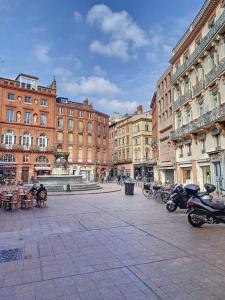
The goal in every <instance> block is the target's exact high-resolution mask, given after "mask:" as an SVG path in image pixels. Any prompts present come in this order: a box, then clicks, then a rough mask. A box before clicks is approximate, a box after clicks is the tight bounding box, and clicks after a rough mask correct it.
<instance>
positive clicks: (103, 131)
mask: <svg viewBox="0 0 225 300" xmlns="http://www.w3.org/2000/svg"><path fill="white" fill-rule="evenodd" d="M124 131H125V129H124ZM102 133H103V136H104V137H105V136H106V127H105V126H103V127H102Z"/></svg>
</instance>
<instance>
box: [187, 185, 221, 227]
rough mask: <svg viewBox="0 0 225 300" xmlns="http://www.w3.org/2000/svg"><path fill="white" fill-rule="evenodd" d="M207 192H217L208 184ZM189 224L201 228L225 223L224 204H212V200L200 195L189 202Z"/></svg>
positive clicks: (196, 194) (196, 195)
mask: <svg viewBox="0 0 225 300" xmlns="http://www.w3.org/2000/svg"><path fill="white" fill-rule="evenodd" d="M207 190H208V192H209V193H212V192H214V191H215V190H216V187H215V186H214V185H211V184H208V186H207ZM187 206H188V210H187V212H188V222H189V223H190V224H191V225H192V226H193V227H201V226H202V225H203V224H219V223H225V205H224V203H215V202H212V199H209V198H208V199H207V198H201V197H199V195H198V193H193V197H192V198H190V199H189V200H188V203H187Z"/></svg>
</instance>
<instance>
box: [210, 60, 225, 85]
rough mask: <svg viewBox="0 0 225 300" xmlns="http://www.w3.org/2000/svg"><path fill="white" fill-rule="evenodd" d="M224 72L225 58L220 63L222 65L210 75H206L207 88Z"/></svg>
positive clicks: (216, 67) (215, 68)
mask: <svg viewBox="0 0 225 300" xmlns="http://www.w3.org/2000/svg"><path fill="white" fill-rule="evenodd" d="M224 71H225V57H224V58H223V59H222V60H221V61H220V63H219V64H218V65H217V66H215V67H214V68H213V69H212V70H211V71H210V72H209V73H208V74H206V75H205V84H206V86H207V85H209V84H210V83H212V82H213V81H214V80H215V79H216V78H217V77H219V76H220V74H221V73H223V72H224Z"/></svg>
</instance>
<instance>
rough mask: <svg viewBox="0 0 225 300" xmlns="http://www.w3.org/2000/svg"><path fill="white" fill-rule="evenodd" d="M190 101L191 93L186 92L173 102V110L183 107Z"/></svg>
mask: <svg viewBox="0 0 225 300" xmlns="http://www.w3.org/2000/svg"><path fill="white" fill-rule="evenodd" d="M190 99H191V92H190V91H187V92H186V93H184V95H181V96H180V97H179V98H178V99H177V100H176V101H175V102H174V109H175V110H176V109H177V108H178V107H180V106H182V105H184V104H185V103H187V102H188V101H189V100H190Z"/></svg>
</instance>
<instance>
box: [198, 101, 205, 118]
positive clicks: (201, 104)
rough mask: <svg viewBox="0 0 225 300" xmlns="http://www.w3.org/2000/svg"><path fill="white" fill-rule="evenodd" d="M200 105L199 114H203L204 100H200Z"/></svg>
mask: <svg viewBox="0 0 225 300" xmlns="http://www.w3.org/2000/svg"><path fill="white" fill-rule="evenodd" d="M198 107H199V116H202V115H203V114H204V113H205V108H204V102H203V101H201V102H199V104H198Z"/></svg>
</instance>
